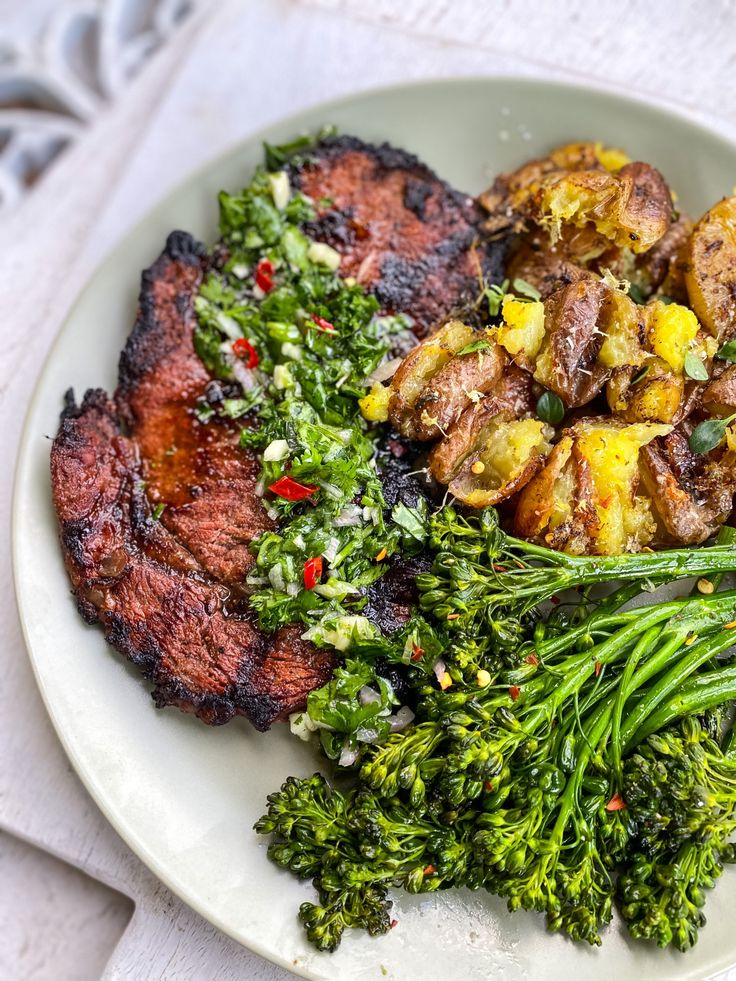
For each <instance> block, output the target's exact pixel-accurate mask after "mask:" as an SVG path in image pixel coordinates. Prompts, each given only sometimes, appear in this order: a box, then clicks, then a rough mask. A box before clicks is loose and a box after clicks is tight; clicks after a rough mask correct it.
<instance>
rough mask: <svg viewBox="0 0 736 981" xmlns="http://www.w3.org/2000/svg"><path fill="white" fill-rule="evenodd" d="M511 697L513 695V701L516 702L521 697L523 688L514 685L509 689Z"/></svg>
mask: <svg viewBox="0 0 736 981" xmlns="http://www.w3.org/2000/svg"><path fill="white" fill-rule="evenodd" d="M509 695H511V701H512V702H515V701H516V699H517V698H518V697H519V695H521V688H519V686H518V685H512V686H511V687H510V688H509Z"/></svg>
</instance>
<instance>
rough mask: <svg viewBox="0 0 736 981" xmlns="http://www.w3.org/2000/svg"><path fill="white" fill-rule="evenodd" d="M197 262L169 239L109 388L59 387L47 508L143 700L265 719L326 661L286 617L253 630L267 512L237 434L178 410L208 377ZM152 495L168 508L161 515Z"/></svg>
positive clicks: (308, 684) (182, 243) (299, 692)
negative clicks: (197, 336) (62, 398)
mask: <svg viewBox="0 0 736 981" xmlns="http://www.w3.org/2000/svg"><path fill="white" fill-rule="evenodd" d="M202 271H203V261H202V253H201V249H200V247H198V246H197V244H196V243H195V242H194V240H193V239H191V238H190V237H189V236H185V235H183V233H176V234H175V235H174V236H171V237H170V238H169V242H168V244H167V249H166V251H165V252H164V254H163V255H162V256H161V258H160V259H159V260H157V262H156V263H155V264H154V266H153V267H152V268H151V269H150V270H148V271H147V272H146V273H145V274H144V277H143V290H142V294H141V303H140V311H139V316H138V320H137V322H136V326H135V328H134V330H133V332H132V334H131V337H130V339H129V341H128V344H127V345H126V348H125V350H124V352H123V355H122V357H121V367H120V385H119V388H118V392H117V394H116V399H115V400H114V401H113V400H111V399H109V398H108V397H107V395H106V394H105V393H104V392H102V391H99V390H98V391H90V392H88V393H87V394H86V395H85V397H84V400H83V402H82V404H81V406H76V405H75V404H74V401H73V398H72V397H71V394H70V393H68V394H67V399H66V407H65V409H64V413H63V415H62V420H61V424H60V428H59V433H58V435H57V437H56V439H55V441H54V444H53V447H52V452H51V476H52V488H53V496H54V505H55V508H56V513H57V516H58V518H59V523H60V527H61V542H62V548H63V552H64V558H65V561H66V566H67V570H68V572H69V575H70V578H71V581H72V585H73V588H74V592H75V594H76V596H77V601H78V605H79V609H80V612H81V613H82V615H83V616H84V618H85V619H86V620H87V621H88V622H90V623H94V622H99V623H101V624H102V627H103V630H104V632H105V636H106V637H107V639H108V640H109V642H110V643H111V644H113V645H114V646H115V647H116V648H117V649H118V650H119V651H120V652H121V653H123V654H124V655H125V656H126V657H127V658H129V659H130V660H131V661H132V662H133V663H134V664H136V666H137V667H138V668H139V669H140V670H141V671H142V673H143V674H144V676H145V677H146V678H147V679H149V680H150V681H152V682H153V684H154V686H155V690H154V699H155V701H156V704H157V705H159V706H162V705H176V706H178V707H179V708H181V709H183V710H185V711H190V712H195V713H196V714H197V715H198V716H199V717H200V718H201V719H203V720H204V721H205V722H208V723H210V724H219V723H223V722H227V721H228V720H229V719H230V718H232V717H233V716H234V715H236V714H242V715H246V716H247V717H248V718H249V719H250V720H251V721H252V722H253V724H254V725H255V726H256V728H258V729H267V728H268V726H269V725H270V724H271V723H272V722H273V721H274V720H276V719H281V718H284V717H285V716H287V715H288V714H289V713H290V712H292V711H296V710H297V709H299V708H301V707H303V705H304V703H305V700H306V696H307V694H308V693H309V692H310V691H311V690H312V689H313V688H316V687H319V686H320V685H322V684H324V682H325V681H326V680H327V679H328V678H329V677H330V675H331V673H332V670H333V667H334V658H333V656H332V654H331V653H329V652H324V651H317V650H316V649H315V648H314V647H313V646H312V645H311V644H309V643H307V642H305V641H303V640H302V639H301V636H300V635H301V633H302V628H300V627H286V628H283V629H282V630H280V631H278V632H277V633H276V634H274V635H273V636H265V635H263V634H261V633H260V632H259V631H258V629H257V628H256V626H255V624H254V623H253V621H252V617H251V615H250V613H249V611H248V609H247V605H246V603H245V602H244V601H243V600H242V599H239V598H238V596H237V592H236V586H237V584H238V582H240V581H242V578H243V576H244V575H245V572H246V571H247V569H248V568H249V566H250V564H251V563H252V561H253V559H252V556H251V555H250V553H249V551H248V543H249V542H250V541H251V540H252V538H253V537H254V535H256V534H258V533H259V532H260V531H261V530H262V529H263V528H264V527H268V522H267V519H266V517H265V514H264V511H263V508H262V506H261V503H260V501H259V500H258V499H257V498H256V497H255V494H254V484H255V474H256V472H257V463H256V461H254V460H253V458H251V457H249V456H248V454H245V453H243V451H242V450H240V448H239V447H238V440H237V429H236V428H235V427H232V426H225V425H214V426H208V427H204V426H201V425H200V423H198V422H197V420H196V418H195V416H194V414H193V411H192V407H193V405H194V404H195V402H196V400H197V399H198V398H199V397H200V396H201V395H202V394H203V393H204V392H205V390H206V388H207V385H208V384H209V383H210V381H211V379H210V378H209V376H208V375H207V373H206V371H205V370H204V368H203V366H202V364H201V362H200V361H199V359H198V358H197V356H196V354H195V352H194V348H193V345H192V328H193V325H194V319H193V314H192V298H193V296H194V293H195V291H196V289H197V287H198V285H199V281H200V277H201V275H202ZM121 418H122V420H123V422H124V423H125V425H126V427H127V432H128V434H127V435H122V433H121V428H120V419H121ZM144 488H145V489H144ZM151 499H153V500H158V501H160V502H161V503H163V504H165V505H166V507H165V510H164V512H163V515H162V516H161V520H159V521H156V520H154V519H153V517H152V514H151Z"/></svg>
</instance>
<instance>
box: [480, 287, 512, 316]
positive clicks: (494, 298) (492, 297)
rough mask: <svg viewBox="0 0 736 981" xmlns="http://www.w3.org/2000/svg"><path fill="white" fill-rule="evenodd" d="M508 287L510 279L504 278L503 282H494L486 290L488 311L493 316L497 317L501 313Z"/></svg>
mask: <svg viewBox="0 0 736 981" xmlns="http://www.w3.org/2000/svg"><path fill="white" fill-rule="evenodd" d="M508 289H509V281H508V279H504V281H503V282H502V283H494V284H493V285H492V286H489V287H487V289H486V290H485V291H484V295H485V298H486V302H487V303H488V313H489V315H490V316H491V317H497V316H498V314H499V313H500V311H501V304H502V303H503V298H504V296H506V293H507V292H508Z"/></svg>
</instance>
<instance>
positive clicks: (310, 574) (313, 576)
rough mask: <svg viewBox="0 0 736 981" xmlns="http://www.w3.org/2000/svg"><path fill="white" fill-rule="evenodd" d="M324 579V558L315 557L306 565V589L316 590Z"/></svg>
mask: <svg viewBox="0 0 736 981" xmlns="http://www.w3.org/2000/svg"><path fill="white" fill-rule="evenodd" d="M321 579H322V556H321V555H315V557H314V558H313V559H307V561H306V562H305V563H304V588H305V589H314V587H315V586H317V585H318V584H319V582H320V580H321Z"/></svg>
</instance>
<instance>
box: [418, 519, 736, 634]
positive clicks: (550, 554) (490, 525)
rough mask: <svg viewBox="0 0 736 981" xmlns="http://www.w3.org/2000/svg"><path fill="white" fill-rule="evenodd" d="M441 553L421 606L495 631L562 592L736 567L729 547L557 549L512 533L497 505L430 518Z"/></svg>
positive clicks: (426, 577) (463, 624) (454, 625)
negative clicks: (591, 552) (610, 551)
mask: <svg viewBox="0 0 736 981" xmlns="http://www.w3.org/2000/svg"><path fill="white" fill-rule="evenodd" d="M429 527H430V544H431V546H432V548H433V550H435V551H436V553H437V554H436V557H435V560H434V563H433V566H432V571H431V573H428V574H423V575H420V576H419V577H418V584H419V589H420V592H421V598H420V605H421V608H422V609H423V610H425V611H428V612H432V614H433V615H434V616H435V617H437V619H439V620H441V621H445V620H447V617H448V615H452V614H458V617H457V618H456V619H453V621H452V622H451V624H450V627H451V629H463V630H470V629H472V630H474V631H476V632H480V633H482V632H483V631H485V630H489V631H494V632H495V631H497V630H499V629H501V628H502V626H503V624H504V623H505V624H506V625H507V626H510V624H509V620H510V619H511V616H512V615H513V616H517V617H518V616H522V617H523V616H524V614H526V613H528V612H529V611H530V610H532V609H533V608H534V607H535V606H537V605H538V604H539V603H541V602H543V601H544V600H545V599H549V597H550V596H553V595H555V594H556V593H561V592H564V590H566V589H572V588H575V587H578V586H590V585H593V584H595V583H605V582H612V581H614V580H629V579H631V580H638V581H642V580H644V581H646V580H649V581H651V582H662V581H664V580H672V579H682V578H684V577H686V576H697V575H708V574H715V573H718V572H726V571H732V570H734V569H736V549H734V548H733V547H732V546H731V545H730V544H722V545H712V546H709V547H705V548H695V549H687V548H684V549H668V550H664V551H660V552H640V553H635V554H624V555H603V556H599V555H596V556H580V555H568V554H566V553H564V552H555V551H552V550H551V549H547V548H544V547H542V546H540V545H535V544H534V543H532V542H527V541H524V540H523V539H520V538H514V537H512V536H510V535H506V534H505V533H504V532H503V531H502V530H501V529H500V528H499V526H498V517H497V515H496V513H495V511H494V510H493V509H492V508H487V509H485V510H483V511H480V512H478V513H477V514H473V515H470V516H467V517H465V516H462V515H461V514H459V513H458V512H457V511H455V509H454V508H452V507H444V508H442V509H441V510H440V511H438V512H437V513H436V514H434V515H433V516H432V518H431V519H430V524H429Z"/></svg>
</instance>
